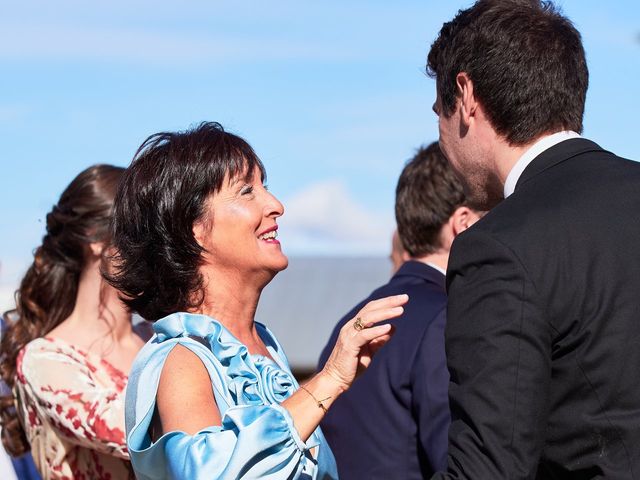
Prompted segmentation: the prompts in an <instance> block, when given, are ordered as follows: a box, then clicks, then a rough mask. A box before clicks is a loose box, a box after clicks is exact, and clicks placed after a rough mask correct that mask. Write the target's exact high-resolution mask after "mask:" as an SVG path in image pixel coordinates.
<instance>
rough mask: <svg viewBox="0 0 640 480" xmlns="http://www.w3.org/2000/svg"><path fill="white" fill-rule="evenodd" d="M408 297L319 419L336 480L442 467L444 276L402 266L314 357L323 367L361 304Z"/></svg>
mask: <svg viewBox="0 0 640 480" xmlns="http://www.w3.org/2000/svg"><path fill="white" fill-rule="evenodd" d="M400 293H407V294H408V295H409V302H408V304H407V305H405V311H404V314H403V315H402V316H401V317H399V318H397V319H394V320H392V321H391V323H392V324H393V325H394V326H395V333H394V335H393V337H392V339H391V340H390V341H389V342H388V343H387V344H386V345H385V346H384V347H383V348H382V349H380V351H378V353H377V354H376V356H375V357H374V359H373V362H372V363H371V365H370V366H369V368H368V369H367V370H366V371H365V372H364V374H363V375H362V376H360V377H359V378H358V379H357V380H356V381H355V382H354V383H353V385H352V386H351V388H350V389H349V390H348V391H347V392H345V393H344V394H343V395H342V396H341V397H340V398H338V399H337V400H336V402H335V403H334V404H333V405H332V406H331V408H330V409H329V412H328V413H327V415H326V416H325V418H324V420H323V421H322V424H321V426H322V431H323V432H324V434H325V436H326V438H327V440H328V441H329V444H330V445H331V449H332V450H333V453H334V455H335V457H336V461H337V463H338V473H339V475H340V478H341V479H342V480H349V479H358V480H361V479H363V478H366V479H368V480H373V479H384V480H390V479H395V478H402V479H422V478H424V477H427V478H428V477H429V476H430V475H431V474H432V473H433V472H435V471H438V470H443V469H446V465H447V433H448V430H449V423H450V414H449V403H448V396H447V388H448V382H449V374H448V371H447V364H446V357H445V351H444V326H445V319H446V305H447V296H446V291H445V277H444V275H442V274H441V273H440V272H438V271H437V270H435V269H434V268H432V267H429V266H428V265H425V264H423V263H420V262H415V261H409V262H406V263H405V264H404V265H403V266H402V267H401V268H400V269H399V270H398V272H397V273H396V274H395V275H394V276H393V278H392V279H391V280H390V281H389V283H388V284H387V285H385V286H383V287H381V288H379V289H377V290H376V291H374V292H373V293H372V294H371V295H370V296H369V298H367V299H366V300H364V301H363V302H362V303H360V304H359V305H357V306H356V307H354V309H353V310H351V311H350V312H349V313H348V314H347V315H345V317H344V318H342V320H340V322H339V323H338V325H337V326H336V328H335V329H334V331H333V334H332V335H331V339H330V340H329V343H328V344H327V346H326V347H325V348H324V350H323V352H322V355H321V357H320V363H319V368H322V367H323V366H324V364H325V362H326V360H327V358H328V357H329V354H330V353H331V350H332V349H333V346H334V345H335V342H336V338H337V336H338V332H339V330H340V328H341V327H342V326H343V325H344V323H345V322H347V321H349V320H350V319H351V318H353V317H354V316H355V314H356V313H357V312H358V310H360V309H361V308H362V307H363V306H364V305H365V304H366V303H367V302H368V301H370V300H375V299H377V298H382V297H385V296H388V295H396V294H400Z"/></svg>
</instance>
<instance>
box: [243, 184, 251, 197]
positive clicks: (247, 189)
mask: <svg viewBox="0 0 640 480" xmlns="http://www.w3.org/2000/svg"><path fill="white" fill-rule="evenodd" d="M252 193H253V187H252V186H251V185H246V186H245V187H242V190H240V194H241V195H250V194H252Z"/></svg>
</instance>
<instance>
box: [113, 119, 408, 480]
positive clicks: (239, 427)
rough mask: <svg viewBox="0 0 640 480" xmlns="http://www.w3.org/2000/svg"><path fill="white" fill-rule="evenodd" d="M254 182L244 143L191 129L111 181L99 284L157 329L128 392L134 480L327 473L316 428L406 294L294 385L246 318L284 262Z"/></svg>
mask: <svg viewBox="0 0 640 480" xmlns="http://www.w3.org/2000/svg"><path fill="white" fill-rule="evenodd" d="M264 180H265V170H264V167H263V165H262V163H261V162H260V160H259V159H258V157H257V156H256V154H255V153H254V151H253V149H252V148H251V147H250V146H249V145H248V144H247V143H246V142H245V141H244V140H243V139H241V138H240V137H237V136H235V135H232V134H230V133H227V132H225V131H224V130H223V128H222V127H221V126H220V125H219V124H217V123H203V124H201V125H200V126H198V127H197V128H195V129H192V130H189V131H187V132H184V133H159V134H156V135H152V136H151V137H149V138H148V139H147V140H146V141H145V142H144V143H143V144H142V146H141V147H140V149H139V150H138V152H137V154H136V156H135V157H134V160H133V163H132V164H131V166H130V167H129V168H128V169H127V171H126V173H125V176H124V178H123V181H122V183H121V184H120V187H119V189H118V194H117V197H116V202H115V209H114V217H113V230H112V236H113V240H114V249H115V251H116V252H117V253H116V257H115V261H114V263H113V265H114V273H113V274H112V275H111V276H110V281H111V283H112V285H114V286H115V287H116V288H117V289H118V290H120V291H122V292H123V293H124V295H125V296H126V302H127V303H128V304H129V306H130V307H131V308H132V309H133V310H135V311H137V312H138V313H140V314H141V315H142V316H143V317H145V318H147V319H151V320H154V321H155V323H154V326H153V328H154V330H155V332H156V335H155V336H154V337H153V338H152V340H151V341H150V342H148V343H147V345H146V346H145V347H144V348H143V349H142V351H141V352H140V354H139V355H138V357H137V358H136V361H135V362H134V365H133V367H132V371H131V377H130V382H129V385H128V387H127V399H126V405H127V407H126V408H127V411H126V423H127V446H128V448H129V452H130V454H131V460H132V463H133V468H134V470H135V472H136V475H137V477H138V478H139V479H162V478H174V479H192V478H207V479H232V478H233V479H236V478H270V479H273V480H278V479H334V478H337V473H336V466H335V460H334V459H333V455H332V454H331V451H330V450H329V448H328V445H327V443H326V441H325V439H324V437H323V435H322V432H321V431H320V429H319V428H318V424H319V422H320V420H321V419H322V417H323V415H324V414H325V412H326V411H327V409H328V408H330V407H331V404H332V403H333V402H334V400H335V399H336V398H337V397H338V396H339V395H340V394H341V393H342V392H343V391H345V390H346V389H347V388H349V386H350V385H351V382H352V381H353V379H354V378H355V376H356V374H357V372H358V371H361V370H362V369H364V368H366V367H367V366H368V364H369V362H370V361H371V356H372V354H373V353H374V352H375V350H376V349H377V348H379V347H380V346H382V345H383V344H384V343H385V342H386V341H387V340H388V339H389V338H390V329H391V327H390V326H389V325H388V324H387V325H376V324H377V323H378V322H380V321H383V320H386V319H389V318H393V317H396V316H398V315H400V314H401V313H402V306H401V305H402V304H404V303H405V302H406V301H407V297H406V295H400V296H396V297H389V298H386V299H382V300H378V301H377V302H372V303H370V304H368V305H366V306H365V307H364V308H363V309H362V310H361V311H360V312H359V313H358V315H357V316H356V318H354V319H353V320H352V321H350V322H348V323H347V324H346V325H345V328H344V330H343V332H342V333H341V334H340V337H339V339H338V341H337V344H336V348H335V350H334V351H333V353H332V355H331V357H330V359H329V361H328V362H327V365H326V366H325V368H324V370H323V371H322V372H320V373H319V374H318V375H316V376H315V377H313V378H312V379H311V380H310V381H309V382H308V383H306V384H305V385H304V386H302V387H298V384H297V383H296V381H295V379H294V378H293V376H292V374H291V371H290V369H289V365H288V362H287V359H286V356H285V355H284V352H283V351H282V347H281V346H280V344H279V343H278V341H277V340H276V339H275V337H274V336H273V334H272V333H271V332H270V331H269V330H268V329H267V328H266V327H265V326H264V325H262V324H260V323H257V322H255V321H254V315H255V312H256V307H257V304H258V300H259V297H260V293H261V291H262V289H263V288H264V287H265V286H266V285H267V284H268V283H269V282H270V281H271V280H272V279H273V277H274V276H275V275H276V274H277V273H278V272H279V271H281V270H283V269H284V268H286V267H287V262H288V260H287V257H285V256H284V254H283V253H282V251H281V249H280V242H279V241H278V240H277V239H276V237H277V229H278V226H277V218H278V217H280V216H281V215H282V214H283V210H284V209H283V206H282V204H281V203H280V202H279V201H278V200H277V199H276V198H275V197H274V196H273V195H272V194H271V193H269V192H268V191H267V189H266V186H265V185H264ZM300 314H301V315H306V314H308V313H307V312H300ZM363 408H366V406H364V405H363Z"/></svg>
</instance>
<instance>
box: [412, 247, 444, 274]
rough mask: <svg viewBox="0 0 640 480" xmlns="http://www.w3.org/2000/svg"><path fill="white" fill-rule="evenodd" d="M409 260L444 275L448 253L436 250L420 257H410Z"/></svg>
mask: <svg viewBox="0 0 640 480" xmlns="http://www.w3.org/2000/svg"><path fill="white" fill-rule="evenodd" d="M410 260H413V261H415V262H420V263H424V264H425V265H429V266H432V267H434V268H436V270H438V271H440V272H441V273H443V274H444V273H445V272H446V271H447V263H449V252H445V251H443V250H438V251H436V252H434V253H429V254H428V255H424V256H422V257H411V258H410Z"/></svg>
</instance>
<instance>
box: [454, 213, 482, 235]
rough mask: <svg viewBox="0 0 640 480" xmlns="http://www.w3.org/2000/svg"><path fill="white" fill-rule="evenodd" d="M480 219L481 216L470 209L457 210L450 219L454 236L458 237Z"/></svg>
mask: <svg viewBox="0 0 640 480" xmlns="http://www.w3.org/2000/svg"><path fill="white" fill-rule="evenodd" d="M479 219H480V215H478V214H477V213H476V212H475V211H474V210H472V209H470V208H469V207H466V206H462V207H458V208H456V209H455V211H454V212H453V214H452V215H451V219H450V223H451V228H452V230H453V236H454V237H456V236H458V235H459V234H461V233H462V232H464V231H465V230H466V229H467V228H469V227H470V226H471V225H473V224H474V223H476V222H477V221H478V220H479Z"/></svg>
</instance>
